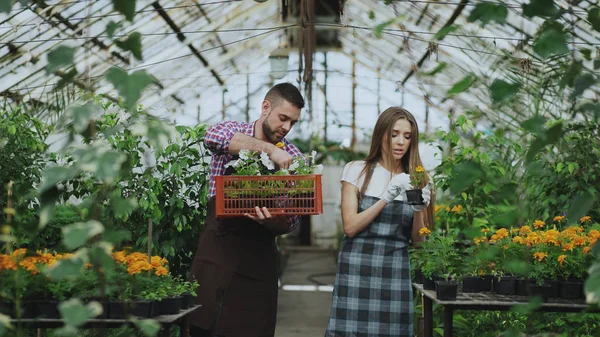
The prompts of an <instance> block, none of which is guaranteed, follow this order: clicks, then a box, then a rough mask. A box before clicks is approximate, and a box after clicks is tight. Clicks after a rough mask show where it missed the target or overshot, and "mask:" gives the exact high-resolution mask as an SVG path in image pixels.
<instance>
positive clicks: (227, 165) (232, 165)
mask: <svg viewBox="0 0 600 337" xmlns="http://www.w3.org/2000/svg"><path fill="white" fill-rule="evenodd" d="M241 164H242V161H241V160H233V161H230V162H229V163H227V164H225V168H228V167H238V166H240V165H241Z"/></svg>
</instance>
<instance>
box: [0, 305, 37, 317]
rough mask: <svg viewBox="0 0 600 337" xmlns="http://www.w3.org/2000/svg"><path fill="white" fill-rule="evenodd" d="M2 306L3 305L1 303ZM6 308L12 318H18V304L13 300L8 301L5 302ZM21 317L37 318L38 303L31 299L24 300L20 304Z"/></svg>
mask: <svg viewBox="0 0 600 337" xmlns="http://www.w3.org/2000/svg"><path fill="white" fill-rule="evenodd" d="M0 306H1V305H0ZM3 306H4V309H0V310H5V311H6V312H7V313H6V314H8V315H9V316H11V317H12V318H17V312H16V311H15V309H16V305H15V303H12V302H6V303H4V304H3ZM20 309H21V310H20V311H21V318H24V319H29V318H35V317H36V316H37V304H36V303H34V302H29V301H22V302H21V305H20Z"/></svg>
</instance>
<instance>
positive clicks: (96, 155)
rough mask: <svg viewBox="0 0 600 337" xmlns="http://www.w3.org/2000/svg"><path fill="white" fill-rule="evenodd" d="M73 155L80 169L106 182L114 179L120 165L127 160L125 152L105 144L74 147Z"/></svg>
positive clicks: (117, 174)
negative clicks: (109, 147) (80, 147)
mask: <svg viewBox="0 0 600 337" xmlns="http://www.w3.org/2000/svg"><path fill="white" fill-rule="evenodd" d="M73 155H74V157H75V158H76V159H77V161H76V162H77V163H78V164H79V166H80V167H81V168H82V169H84V170H85V171H87V172H90V173H93V174H94V175H95V177H96V178H97V179H101V180H104V181H107V182H111V181H114V180H115V179H116V178H117V177H118V176H119V172H120V170H121V167H122V165H123V163H125V161H126V160H127V155H126V154H124V153H121V152H118V151H115V150H112V149H108V148H107V145H106V144H97V145H95V146H94V147H88V148H83V149H76V150H75V151H73Z"/></svg>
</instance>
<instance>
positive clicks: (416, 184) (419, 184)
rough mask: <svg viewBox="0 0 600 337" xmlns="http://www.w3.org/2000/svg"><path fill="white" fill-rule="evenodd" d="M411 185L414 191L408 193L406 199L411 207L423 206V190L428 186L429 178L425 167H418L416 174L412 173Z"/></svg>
mask: <svg viewBox="0 0 600 337" xmlns="http://www.w3.org/2000/svg"><path fill="white" fill-rule="evenodd" d="M410 184H411V186H412V187H413V189H412V190H408V191H406V199H407V202H408V204H409V205H423V204H424V200H423V190H422V188H423V187H425V184H427V177H426V173H425V169H424V168H423V166H417V167H416V168H415V170H414V172H411V173H410Z"/></svg>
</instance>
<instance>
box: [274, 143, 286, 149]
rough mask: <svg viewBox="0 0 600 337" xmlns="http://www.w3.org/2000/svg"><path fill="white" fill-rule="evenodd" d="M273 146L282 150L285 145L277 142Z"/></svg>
mask: <svg viewBox="0 0 600 337" xmlns="http://www.w3.org/2000/svg"><path fill="white" fill-rule="evenodd" d="M275 146H277V147H278V148H280V149H283V147H284V146H285V144H283V142H278V143H277V144H275Z"/></svg>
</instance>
